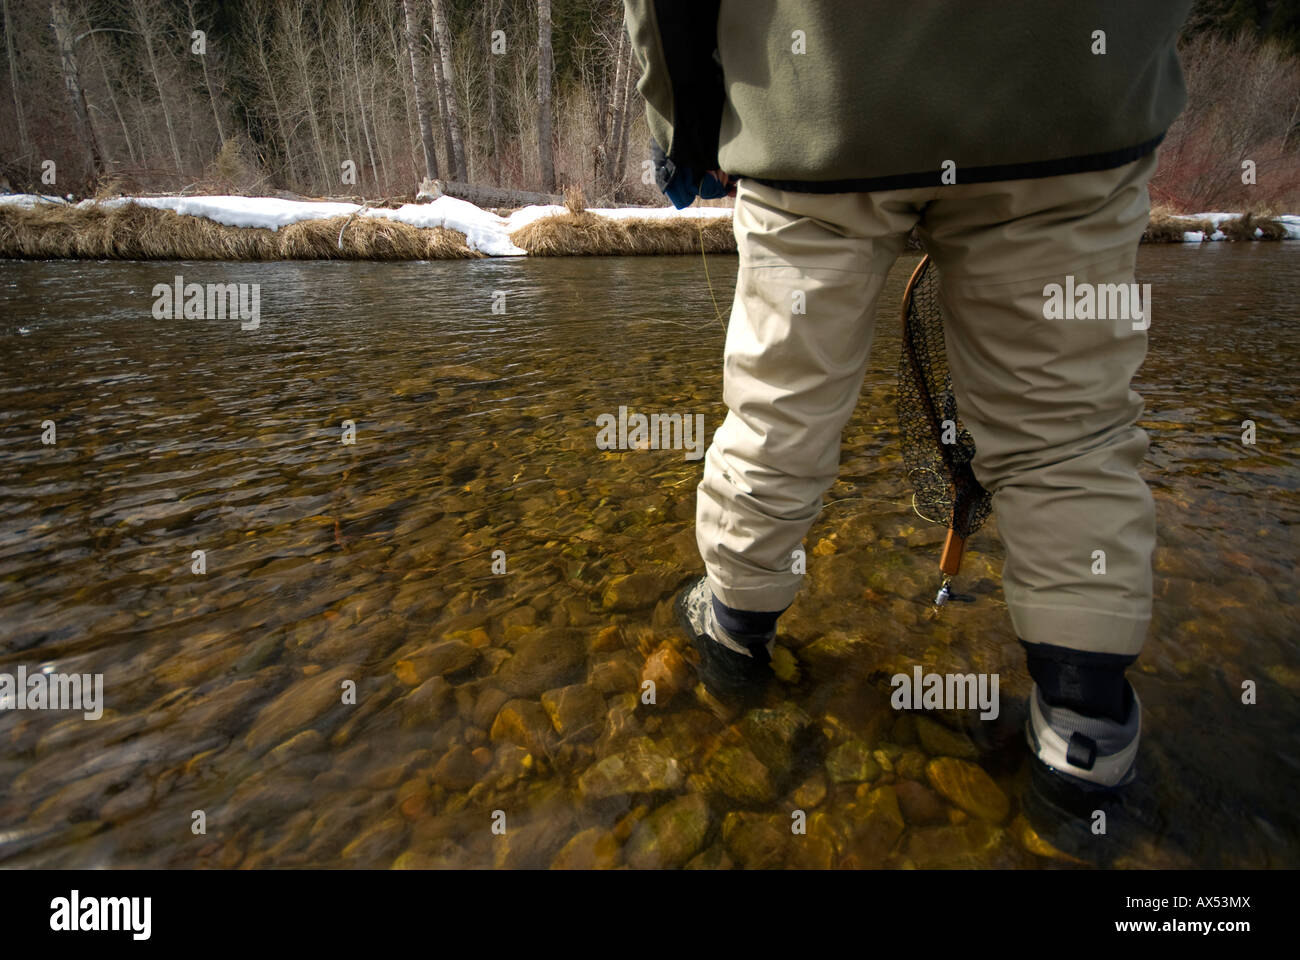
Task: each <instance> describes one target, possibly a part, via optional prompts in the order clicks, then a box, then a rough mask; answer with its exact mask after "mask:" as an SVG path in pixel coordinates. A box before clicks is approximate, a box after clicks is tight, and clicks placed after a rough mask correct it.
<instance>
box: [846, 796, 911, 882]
mask: <svg viewBox="0 0 1300 960" xmlns="http://www.w3.org/2000/svg"><path fill="white" fill-rule="evenodd" d="M850 819H851V820H852V821H853V824H854V829H853V837H852V840H851V841H850V856H851V857H852V864H853V865H854V866H857V867H877V866H880V864H881V862H882V861H883V860H884V859H885V858H886V857H887V856H889V853H890V852H891V851H892V850H893V849H894V845H895V844H896V843H897V842H898V838H899V837H900V836H902V833H903V830H904V829H905V827H906V825H905V824H904V823H903V814H902V811H901V810H899V808H898V796H897V794H896V793H895V792H894V788H893V787H892V786H884V787H877V788H875V789H874V790H871V791H869V792H868V793H867V795H866V796H865V797H863V798H862V799H861V800H859V801H858V802H857V803H856V804H854V805H853V807H852V809H851V811H850Z"/></svg>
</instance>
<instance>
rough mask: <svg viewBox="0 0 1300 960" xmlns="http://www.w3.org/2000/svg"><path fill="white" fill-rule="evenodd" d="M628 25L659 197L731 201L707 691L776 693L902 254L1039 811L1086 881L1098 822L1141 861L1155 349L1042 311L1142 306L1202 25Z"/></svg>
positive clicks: (885, 10)
mask: <svg viewBox="0 0 1300 960" xmlns="http://www.w3.org/2000/svg"><path fill="white" fill-rule="evenodd" d="M625 5H626V10H627V15H628V23H629V29H630V32H631V37H632V43H633V48H634V50H635V52H636V56H637V59H638V63H639V65H640V68H641V71H642V75H641V79H640V82H639V85H638V89H639V90H640V91H641V93H642V94H643V96H644V97H645V101H646V113H647V119H648V122H649V128H650V133H651V135H652V137H653V140H654V147H653V150H654V156H655V163H656V175H657V178H658V184H659V187H660V189H661V190H663V192H664V193H665V194H666V195H667V196H668V197H669V198H670V199H672V201H673V202H674V204H675V205H677V206H679V207H680V206H685V205H686V204H688V203H690V202H691V201H692V200H693V199H694V197H695V196H697V195H701V196H718V195H721V194H722V193H724V192H734V195H735V197H736V209H735V231H736V243H737V247H738V251H739V260H740V263H739V272H738V275H737V279H736V295H735V301H734V304H733V306H732V312H731V321H730V324H729V326H728V330H727V338H726V350H725V360H724V386H723V398H724V400H725V402H726V404H727V408H728V411H729V413H728V415H727V418H726V420H725V421H724V423H723V424H722V426H721V427H720V428H719V429H718V431H717V433H716V434H715V435H714V438H713V442H712V445H711V446H710V447H709V449H708V452H707V454H706V455H705V466H704V477H703V480H702V481H701V483H700V485H699V489H698V500H697V506H696V537H697V541H698V544H699V549H700V553H701V554H702V556H703V559H704V565H705V568H706V571H707V575H706V576H705V577H702V578H701V579H699V580H698V581H696V582H695V583H693V584H691V585H690V586H688V587H687V588H686V589H685V590H684V591H683V593H682V594H681V596H680V597H679V598H678V601H677V605H678V611H679V614H680V615H681V617H682V619H683V621H684V623H685V624H686V626H687V627H688V629H689V632H690V634H691V636H692V639H693V640H694V642H695V646H696V647H697V649H698V650H699V652H700V657H701V662H700V672H701V678H702V680H703V681H704V683H705V685H706V687H707V688H708V689H710V691H711V692H713V693H714V694H715V695H716V696H719V697H722V698H729V699H734V698H742V699H749V698H750V697H751V696H752V694H753V692H754V691H756V690H760V689H761V688H762V687H763V685H764V684H765V683H766V681H767V680H768V679H769V678H770V677H771V670H770V666H769V660H770V657H771V652H772V649H773V644H774V643H775V638H776V623H777V618H778V617H779V616H780V614H781V613H782V611H784V610H785V609H786V608H787V607H788V606H789V605H790V604H791V602H792V601H793V600H794V598H795V594H796V593H797V592H798V589H799V583H800V580H801V576H800V575H799V574H798V573H795V572H793V571H792V568H791V555H792V553H793V551H794V550H795V549H796V548H798V547H799V546H800V545H801V543H802V541H803V538H804V536H805V534H806V533H807V532H808V529H809V527H810V526H811V525H812V523H813V521H814V520H815V519H816V517H817V515H818V513H819V511H820V509H821V502H822V494H823V493H824V491H825V490H826V489H827V488H828V487H829V486H830V485H831V484H832V483H833V482H834V479H835V474H836V471H837V469H838V465H839V444H840V433H841V430H842V429H843V427H844V425H845V423H846V422H847V421H848V419H849V416H850V415H851V414H852V412H853V409H854V405H855V403H856V401H857V398H858V394H859V391H860V389H861V385H862V380H863V375H864V372H865V368H866V364H867V358H868V351H869V348H870V345H871V337H872V323H873V318H874V316H875V312H876V301H877V297H878V296H879V294H880V290H881V287H882V286H883V284H884V282H885V277H886V275H887V274H888V272H889V270H890V267H891V266H892V265H893V263H894V261H895V259H896V258H897V257H898V255H899V253H900V252H902V250H903V248H904V244H905V242H906V239H907V236H908V234H909V232H910V231H911V230H912V228H913V227H915V228H917V230H918V232H919V234H920V237H921V240H922V242H923V244H924V246H925V249H926V251H927V252H929V254H930V255H931V256H932V257H933V259H934V261H935V264H936V266H937V268H938V271H939V277H940V282H941V299H942V303H943V308H944V317H945V336H946V341H947V354H948V364H949V369H950V371H951V374H952V380H953V387H954V391H955V393H956V397H957V403H958V407H959V409H960V411H961V416H962V418H963V420H964V422H965V424H966V426H967V428H968V429H969V430H970V433H971V435H972V436H973V438H974V440H975V447H976V455H975V460H974V470H975V474H976V476H977V477H978V479H979V481H980V482H981V483H982V484H983V485H984V487H985V488H987V489H988V490H990V491H992V492H993V494H994V503H995V506H996V510H997V512H998V515H999V517H1000V518H1001V519H1000V520H999V524H998V526H999V531H1000V534H1001V538H1002V541H1003V543H1004V545H1005V548H1006V554H1007V559H1006V563H1005V566H1004V567H1003V572H1002V578H1003V588H1004V591H1005V595H1006V601H1007V607H1008V609H1009V610H1010V614H1011V620H1012V625H1013V626H1014V628H1015V631H1016V635H1017V636H1018V637H1019V638H1020V641H1021V643H1022V644H1023V645H1024V648H1025V652H1026V655H1027V657H1028V668H1029V673H1030V675H1031V676H1032V677H1033V680H1034V687H1033V692H1032V694H1031V697H1030V704H1029V719H1028V721H1027V723H1026V736H1027V739H1028V743H1029V748H1030V752H1031V754H1032V756H1033V759H1032V761H1031V763H1032V767H1033V776H1032V778H1031V786H1030V789H1029V791H1028V794H1027V795H1026V798H1025V804H1024V806H1025V812H1026V813H1027V814H1028V815H1029V817H1030V821H1031V823H1032V824H1033V825H1034V826H1035V827H1036V828H1037V829H1038V830H1039V832H1040V833H1041V834H1043V835H1044V836H1045V837H1047V838H1048V839H1049V840H1051V841H1052V842H1054V843H1056V845H1057V846H1059V847H1061V848H1063V849H1067V850H1070V851H1071V852H1075V853H1076V854H1078V855H1080V856H1085V857H1089V856H1092V857H1095V856H1097V854H1096V853H1095V851H1096V848H1097V846H1098V843H1097V838H1096V837H1093V836H1091V830H1090V829H1089V828H1090V827H1091V825H1092V823H1093V822H1094V821H1093V811H1095V810H1103V811H1106V816H1107V820H1108V824H1107V832H1108V834H1109V835H1111V836H1112V837H1114V836H1116V835H1117V834H1118V835H1120V836H1121V837H1125V836H1127V837H1131V836H1132V835H1133V834H1132V831H1133V828H1134V827H1135V826H1136V823H1137V821H1139V820H1140V819H1141V815H1140V811H1135V810H1134V809H1133V807H1134V805H1133V804H1131V803H1130V804H1127V805H1126V804H1125V803H1124V799H1125V796H1126V794H1127V792H1128V791H1126V790H1124V789H1123V788H1124V787H1126V786H1127V785H1128V784H1130V783H1131V782H1132V781H1133V779H1134V777H1135V774H1136V770H1137V768H1136V764H1135V761H1136V757H1137V747H1138V732H1139V728H1140V725H1141V706H1140V704H1139V702H1138V698H1137V694H1136V693H1135V692H1134V690H1133V687H1132V686H1131V685H1130V684H1129V682H1128V681H1127V679H1126V678H1125V676H1124V671H1125V668H1126V667H1128V666H1129V665H1130V664H1131V663H1133V661H1134V660H1135V659H1136V658H1137V654H1138V653H1139V651H1140V650H1141V648H1142V644H1143V641H1144V639H1145V635H1146V632H1147V626H1148V623H1149V622H1150V618H1151V552H1152V549H1153V547H1154V545H1155V510H1154V504H1153V501H1152V498H1151V494H1150V493H1149V491H1148V490H1147V487H1146V485H1145V484H1144V483H1143V481H1142V479H1141V477H1140V476H1139V474H1138V466H1139V464H1140V463H1141V461H1142V459H1143V457H1144V455H1145V454H1146V450H1147V436H1146V434H1145V433H1144V432H1143V431H1142V430H1141V429H1139V428H1138V427H1137V426H1136V421H1137V419H1138V417H1139V416H1140V414H1141V412H1142V400H1141V398H1140V397H1139V396H1138V395H1137V394H1136V393H1134V392H1133V391H1132V390H1131V389H1130V386H1129V384H1130V381H1131V379H1132V377H1133V375H1134V373H1135V372H1136V371H1137V369H1138V367H1139V366H1140V365H1141V363H1142V360H1143V357H1144V355H1145V353H1146V346H1147V335H1146V325H1147V323H1146V320H1144V319H1143V318H1142V317H1141V316H1139V315H1137V314H1130V315H1128V316H1124V317H1120V318H1116V317H1113V316H1110V317H1108V318H1107V319H1104V320H1090V319H1079V318H1077V317H1076V316H1075V315H1074V313H1073V311H1071V312H1069V313H1068V314H1066V315H1067V316H1068V319H1059V318H1060V317H1062V313H1061V312H1060V311H1054V310H1047V309H1045V305H1044V301H1045V295H1044V288H1045V286H1046V285H1048V284H1059V285H1064V284H1065V283H1066V280H1065V278H1066V277H1067V276H1068V277H1071V278H1072V283H1073V284H1074V287H1075V288H1076V289H1079V285H1080V284H1091V285H1093V287H1094V288H1096V289H1114V288H1111V287H1104V288H1103V287H1101V285H1112V284H1126V285H1127V284H1133V283H1134V262H1135V259H1136V255H1137V246H1138V241H1139V238H1140V237H1141V236H1142V232H1143V230H1144V229H1145V227H1146V224H1147V215H1148V210H1149V201H1148V197H1147V181H1148V179H1149V178H1150V176H1151V174H1152V172H1153V171H1154V170H1155V167H1156V153H1155V151H1156V147H1157V145H1158V144H1159V142H1160V140H1161V138H1162V137H1163V135H1164V133H1165V131H1166V130H1167V129H1168V127H1169V125H1170V123H1171V122H1172V121H1173V119H1174V118H1175V117H1176V116H1177V114H1178V112H1179V111H1180V110H1181V109H1182V106H1183V102H1184V89H1183V81H1182V74H1181V70H1180V67H1179V63H1178V58H1177V55H1176V52H1175V43H1176V40H1177V37H1178V32H1179V28H1180V27H1181V25H1182V22H1183V20H1184V19H1185V17H1186V15H1187V13H1188V11H1189V9H1190V7H1191V5H1192V0H1164V2H1160V3H1133V2H1131V0H1090V2H1084V0H1072V2H1069V3H1065V2H1057V3H1044V2H1042V0H1001V2H999V3H972V2H969V0H925V2H922V3H917V2H915V0H871V2H866V3H864V2H861V0H782V2H777V0H692V2H685V0H679V2H674V0H625ZM724 171H725V172H724ZM1129 289H1131V288H1129ZM801 300H802V301H803V302H804V303H805V304H806V307H805V308H804V309H803V310H802V311H800V312H799V313H795V312H794V310H793V309H792V304H793V303H796V302H798V301H801ZM1096 550H1103V551H1105V562H1106V571H1107V572H1106V574H1105V575H1100V576H1099V575H1096V574H1094V573H1093V569H1094V562H1095V561H1094V551H1096ZM1126 830H1127V833H1126ZM1110 846H1112V847H1113V846H1114V844H1111V845H1110Z"/></svg>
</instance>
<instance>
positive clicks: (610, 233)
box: [510, 213, 736, 257]
mask: <svg viewBox="0 0 1300 960" xmlns="http://www.w3.org/2000/svg"><path fill="white" fill-rule="evenodd" d="M701 233H702V234H703V236H702V238H701ZM701 239H703V245H704V252H705V253H735V252H736V236H735V234H734V233H733V232H732V227H731V220H730V219H729V218H726V217H718V218H716V219H708V220H696V219H692V218H686V217H677V218H670V219H663V220H653V219H649V218H643V217H628V218H620V219H610V218H608V217H602V216H600V215H599V214H595V213H561V214H557V215H555V216H553V217H543V218H542V219H540V220H534V221H533V222H532V223H530V224H528V226H526V227H521V228H520V229H518V230H516V231H515V232H514V233H512V234H510V242H511V243H513V244H514V245H515V246H517V247H522V248H523V249H525V250H527V251H528V253H529V255H530V256H534V257H628V256H664V255H669V254H687V253H699V252H700V244H701Z"/></svg>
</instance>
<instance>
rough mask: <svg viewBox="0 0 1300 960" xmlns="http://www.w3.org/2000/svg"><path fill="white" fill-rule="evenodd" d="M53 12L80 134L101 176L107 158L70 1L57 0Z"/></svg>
mask: <svg viewBox="0 0 1300 960" xmlns="http://www.w3.org/2000/svg"><path fill="white" fill-rule="evenodd" d="M50 13H51V14H52V15H53V25H54V39H55V41H56V42H57V43H58V46H59V62H60V65H61V67H62V70H63V85H64V88H65V89H66V90H67V94H68V103H69V105H70V106H71V107H72V114H73V116H74V117H75V118H76V121H77V135H78V136H79V137H80V138H81V146H82V150H84V151H85V154H86V163H87V165H88V166H89V168H90V172H91V175H92V176H96V177H97V176H99V174H100V173H102V172H103V169H104V161H103V159H102V158H101V155H100V152H99V142H98V141H97V140H96V139H95V128H94V127H92V126H91V125H90V110H89V108H88V107H87V106H86V92H85V90H83V89H82V87H81V73H80V70H79V69H78V68H77V51H76V47H75V45H76V41H75V39H74V38H73V34H72V18H71V17H70V16H69V15H68V5H67V4H66V3H64V0H53V2H52V3H51V4H50Z"/></svg>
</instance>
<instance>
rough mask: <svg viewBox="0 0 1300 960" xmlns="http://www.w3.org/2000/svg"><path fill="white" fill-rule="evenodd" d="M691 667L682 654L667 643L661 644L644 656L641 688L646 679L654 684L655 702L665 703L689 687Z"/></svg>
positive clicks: (658, 703) (660, 704)
mask: <svg viewBox="0 0 1300 960" xmlns="http://www.w3.org/2000/svg"><path fill="white" fill-rule="evenodd" d="M690 680H691V668H690V666H689V665H688V664H687V663H686V661H685V660H684V659H683V658H682V655H681V654H680V653H678V652H677V651H676V650H674V649H673V647H672V646H670V645H669V644H667V643H665V644H661V645H660V646H659V648H658V649H657V650H655V652H654V653H652V654H650V656H649V657H647V658H646V661H645V665H644V666H642V668H641V688H642V689H644V688H645V684H646V681H650V682H651V683H653V684H654V691H655V703H656V704H657V705H659V706H662V705H663V704H666V703H667V702H668V701H669V700H671V699H672V698H673V697H674V696H676V695H677V694H678V693H680V692H681V691H682V690H686V689H689V687H690Z"/></svg>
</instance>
